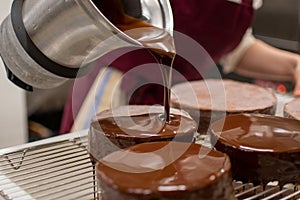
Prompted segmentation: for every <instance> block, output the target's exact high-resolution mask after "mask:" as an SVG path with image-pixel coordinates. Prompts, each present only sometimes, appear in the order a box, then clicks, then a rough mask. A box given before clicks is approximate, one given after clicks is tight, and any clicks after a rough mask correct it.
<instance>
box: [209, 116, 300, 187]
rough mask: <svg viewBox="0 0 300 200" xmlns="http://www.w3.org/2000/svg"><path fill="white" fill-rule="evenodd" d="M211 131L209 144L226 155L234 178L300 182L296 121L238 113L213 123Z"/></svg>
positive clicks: (299, 129) (299, 133) (299, 141)
mask: <svg viewBox="0 0 300 200" xmlns="http://www.w3.org/2000/svg"><path fill="white" fill-rule="evenodd" d="M210 132H211V143H212V145H213V146H215V147H216V149H217V150H219V151H222V152H224V153H227V154H228V155H229V157H230V160H231V163H232V171H233V178H234V179H235V180H241V181H244V182H248V181H250V182H253V183H255V184H260V183H262V184H264V185H265V184H267V183H268V182H270V181H278V182H279V184H280V185H284V184H286V183H300V176H299V174H300V123H299V121H297V120H294V119H288V118H284V117H277V116H270V115H261V114H237V115H230V116H227V117H226V118H225V119H220V120H218V121H216V122H214V123H212V125H211V127H210Z"/></svg>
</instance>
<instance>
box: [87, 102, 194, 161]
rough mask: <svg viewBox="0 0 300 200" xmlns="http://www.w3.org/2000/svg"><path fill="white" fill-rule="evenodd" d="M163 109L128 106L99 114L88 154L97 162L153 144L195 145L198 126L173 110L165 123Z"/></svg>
mask: <svg viewBox="0 0 300 200" xmlns="http://www.w3.org/2000/svg"><path fill="white" fill-rule="evenodd" d="M163 113H164V108H163V106H144V105H127V106H120V107H117V108H114V109H110V110H105V111H102V112H100V113H98V114H97V115H96V116H95V117H94V118H93V119H92V122H91V125H90V130H89V134H88V151H89V153H90V155H91V156H92V157H93V158H94V159H96V161H97V160H99V159H100V158H102V157H103V156H105V155H107V154H108V153H110V152H113V151H116V150H118V149H119V148H126V147H129V146H132V145H134V144H139V143H143V142H153V141H170V140H174V141H180V142H193V141H194V137H195V135H196V131H197V124H196V122H195V121H194V120H193V119H192V118H191V117H190V116H189V115H188V114H187V113H185V112H182V111H179V110H177V109H171V114H170V121H169V122H165V121H164V120H163V116H164V115H163Z"/></svg>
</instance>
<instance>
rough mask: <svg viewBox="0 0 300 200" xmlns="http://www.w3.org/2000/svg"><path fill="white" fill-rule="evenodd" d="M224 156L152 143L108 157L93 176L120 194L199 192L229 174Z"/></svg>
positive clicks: (188, 146) (173, 144)
mask: <svg viewBox="0 0 300 200" xmlns="http://www.w3.org/2000/svg"><path fill="white" fill-rule="evenodd" d="M230 167H231V165H230V161H229V158H228V156H227V155H225V154H223V153H221V152H218V151H215V150H212V149H209V148H207V147H204V146H201V145H198V144H194V143H192V144H191V143H183V142H152V143H142V144H138V145H134V146H131V147H129V148H127V149H125V150H120V151H116V152H113V153H112V154H109V155H108V156H106V157H104V158H103V159H102V160H100V161H99V162H98V164H97V174H98V177H99V176H100V177H101V178H102V179H105V182H106V183H109V184H110V185H111V186H112V187H114V188H117V189H118V190H121V191H126V192H130V191H132V192H133V193H147V191H149V190H150V191H151V192H154V193H164V192H172V191H186V190H194V189H199V188H202V187H204V186H207V185H210V184H212V183H214V182H216V181H217V180H218V178H219V177H220V176H222V175H223V174H224V173H227V172H228V171H229V170H230Z"/></svg>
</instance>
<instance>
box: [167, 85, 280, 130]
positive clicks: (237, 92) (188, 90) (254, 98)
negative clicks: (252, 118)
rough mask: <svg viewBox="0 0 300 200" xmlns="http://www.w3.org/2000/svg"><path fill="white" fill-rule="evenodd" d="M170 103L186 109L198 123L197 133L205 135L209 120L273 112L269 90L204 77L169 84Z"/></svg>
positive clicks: (274, 103) (272, 102) (275, 100)
mask: <svg viewBox="0 0 300 200" xmlns="http://www.w3.org/2000/svg"><path fill="white" fill-rule="evenodd" d="M171 104H172V106H173V107H176V108H180V109H184V110H185V111H187V112H188V113H189V114H190V115H191V116H192V117H193V118H194V119H195V120H196V121H197V122H198V123H199V127H198V132H199V133H200V134H206V133H207V130H208V127H209V124H210V123H211V122H213V121H216V120H218V119H220V118H223V117H225V116H226V115H228V114H238V113H263V114H274V113H275V111H276V104H277V99H276V96H275V94H274V93H273V92H272V91H271V90H268V89H266V88H263V87H260V86H257V85H253V84H250V83H244V82H238V81H233V80H221V79H206V80H201V81H192V82H185V83H180V84H177V85H175V86H173V87H172V97H171Z"/></svg>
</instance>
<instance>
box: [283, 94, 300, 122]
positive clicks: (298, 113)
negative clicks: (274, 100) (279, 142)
mask: <svg viewBox="0 0 300 200" xmlns="http://www.w3.org/2000/svg"><path fill="white" fill-rule="evenodd" d="M283 115H284V116H285V117H288V118H293V119H297V120H300V98H295V99H293V100H291V101H290V102H287V103H286V104H284V108H283Z"/></svg>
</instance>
